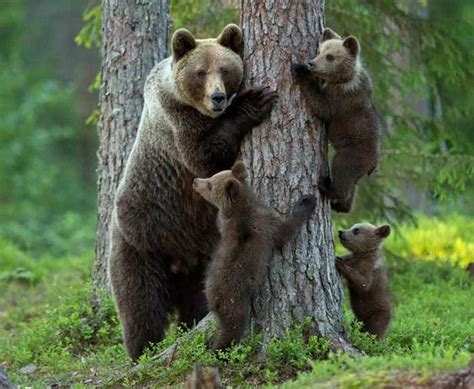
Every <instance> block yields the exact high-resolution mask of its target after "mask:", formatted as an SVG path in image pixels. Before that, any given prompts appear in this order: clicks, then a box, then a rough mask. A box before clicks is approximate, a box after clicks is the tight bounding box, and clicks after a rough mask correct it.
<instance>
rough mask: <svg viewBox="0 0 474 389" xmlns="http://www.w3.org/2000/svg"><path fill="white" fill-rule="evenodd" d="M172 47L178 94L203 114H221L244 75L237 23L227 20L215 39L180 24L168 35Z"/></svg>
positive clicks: (239, 31)
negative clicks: (194, 34) (196, 34)
mask: <svg viewBox="0 0 474 389" xmlns="http://www.w3.org/2000/svg"><path fill="white" fill-rule="evenodd" d="M171 49H172V71H173V78H174V80H175V84H176V92H177V95H178V97H179V98H180V99H181V100H182V101H184V102H185V103H186V104H189V105H191V106H192V107H194V108H195V109H197V110H198V111H199V112H201V113H202V114H203V115H206V116H210V117H213V118H214V117H217V116H219V115H221V114H222V113H223V112H224V111H225V109H226V108H227V107H228V106H229V105H230V103H231V102H232V99H233V97H234V96H235V94H236V93H237V90H238V89H239V87H240V84H241V83H242V79H243V62H242V53H243V50H244V40H243V36H242V31H241V30H240V27H238V26H236V25H235V24H229V25H227V26H226V27H225V28H224V30H223V31H222V32H221V34H220V35H219V36H218V37H217V38H216V39H195V38H194V36H193V35H192V34H191V33H190V32H189V31H188V30H186V29H184V28H181V29H179V30H177V31H176V32H175V33H174V34H173V37H172V38H171Z"/></svg>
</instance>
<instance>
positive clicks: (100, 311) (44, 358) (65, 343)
mask: <svg viewBox="0 0 474 389" xmlns="http://www.w3.org/2000/svg"><path fill="white" fill-rule="evenodd" d="M433 229H435V227H433ZM465 236H466V238H465V239H470V238H469V236H468V235H465ZM463 239H464V238H463ZM395 243H396V244H399V245H400V246H399V247H400V250H399V253H401V250H402V249H405V250H407V252H409V246H408V244H406V245H405V246H403V245H402V244H401V243H398V241H396V242H395ZM395 243H390V244H395ZM92 258H93V254H92V253H91V252H89V253H85V254H84V255H81V256H79V257H68V258H53V257H47V256H45V257H41V258H31V257H29V256H28V255H26V254H25V253H23V252H22V251H20V250H18V249H17V248H16V247H15V246H14V245H12V244H10V243H8V242H5V241H0V365H1V366H3V367H4V368H5V369H6V370H7V373H8V376H9V378H10V379H11V380H12V381H13V382H14V383H16V384H18V385H24V386H31V387H38V388H40V387H45V386H46V385H55V384H57V385H60V386H68V385H72V386H74V387H85V386H89V385H96V386H100V387H116V386H122V385H123V386H127V387H131V386H140V385H152V386H153V387H163V386H165V385H180V384H181V383H183V382H184V380H185V378H186V376H187V375H188V374H189V373H190V371H191V370H192V367H193V365H194V363H195V362H197V361H200V362H201V363H202V364H203V365H204V366H218V367H219V370H220V374H221V376H222V379H223V381H224V383H226V384H228V385H234V386H238V385H243V386H246V385H248V386H252V385H268V386H269V387H270V386H272V385H283V387H288V388H304V387H315V386H317V387H338V386H339V387H351V388H352V387H355V388H357V387H367V386H378V385H380V386H381V385H384V384H388V383H393V382H399V383H400V382H403V380H405V379H408V378H410V379H412V378H413V377H416V379H417V380H428V379H429V378H430V377H432V376H433V374H436V373H437V372H439V371H446V370H451V369H458V368H462V367H464V366H466V365H467V364H468V362H469V359H470V358H471V356H472V354H473V352H474V345H473V340H474V339H473V337H474V305H473V304H472V296H473V295H474V287H473V282H472V279H471V278H470V277H469V274H468V273H467V272H466V271H465V270H463V269H462V267H460V266H458V264H457V263H454V262H453V261H444V260H435V259H433V260H430V261H426V260H418V259H419V258H415V259H413V258H411V257H409V258H406V257H399V256H395V255H389V256H388V258H387V265H388V268H389V273H390V279H391V285H392V290H393V295H394V301H395V317H394V320H393V323H392V325H391V328H390V332H389V334H388V337H387V339H386V340H385V341H384V342H378V341H376V340H374V339H372V338H371V337H370V336H368V335H365V334H361V333H360V332H359V331H358V324H357V323H354V322H353V318H352V314H351V312H350V310H349V308H348V306H347V305H346V306H345V315H346V322H347V327H348V329H349V332H350V337H351V340H352V342H353V344H354V345H355V346H356V347H357V348H358V349H359V350H360V351H361V353H360V355H353V356H350V355H346V354H340V353H333V352H331V351H330V347H329V346H330V345H329V344H328V342H327V341H325V340H324V339H320V338H318V337H315V336H313V337H308V336H307V331H305V326H295V327H293V328H290V329H289V330H288V333H287V335H286V336H285V338H284V339H283V340H272V341H271V342H270V344H269V345H268V346H267V348H266V352H265V355H264V356H263V357H262V356H257V353H256V351H257V350H259V349H260V345H261V336H258V335H255V336H251V337H250V339H249V340H247V341H246V342H244V343H242V344H240V345H237V346H234V347H233V348H231V349H230V350H228V351H226V352H222V353H219V354H217V355H216V354H212V353H209V352H208V351H207V349H206V344H207V342H208V334H198V335H196V336H194V337H190V336H189V335H188V334H189V333H186V332H184V331H183V330H181V329H179V328H176V327H175V326H172V327H171V328H170V330H169V332H168V336H167V337H166V339H164V340H163V342H161V343H160V344H157V345H155V346H154V347H153V348H151V349H150V350H148V351H147V353H146V354H145V355H144V356H143V357H142V358H141V359H140V363H139V365H138V366H135V367H134V366H133V365H132V364H131V362H130V360H129V359H128V357H127V356H126V353H125V350H124V348H123V346H122V343H121V331H120V326H119V323H118V320H117V317H116V314H115V309H114V306H113V303H112V301H111V300H110V299H106V300H104V302H103V304H102V305H101V306H100V307H98V306H96V304H94V303H93V302H92V300H91V284H90V270H91V266H92ZM178 338H180V339H181V346H180V347H179V348H178V350H177V351H176V353H175V354H174V355H173V361H170V360H165V361H162V362H157V361H156V360H155V359H154V358H153V356H154V355H156V354H157V353H159V352H161V351H163V350H164V349H166V348H167V347H168V346H170V345H171V344H173V342H174V341H175V340H176V339H178ZM30 364H32V365H34V366H33V367H32V369H30V372H25V370H22V369H23V368H24V367H25V366H28V365H30ZM30 368H31V366H30ZM31 370H33V371H31Z"/></svg>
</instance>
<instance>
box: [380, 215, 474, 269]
mask: <svg viewBox="0 0 474 389" xmlns="http://www.w3.org/2000/svg"><path fill="white" fill-rule="evenodd" d="M473 231H474V221H472V220H469V219H466V218H463V217H461V216H455V215H453V216H450V217H445V218H442V219H438V218H428V217H423V216H421V217H419V218H418V223H417V226H407V227H405V228H404V229H403V231H401V232H402V234H403V236H402V237H398V238H395V239H391V240H389V242H388V248H389V250H391V251H392V252H394V253H395V254H398V255H402V256H405V257H410V258H413V259H415V260H427V261H437V262H440V261H447V262H450V263H452V264H453V265H456V266H460V267H462V268H466V266H468V265H469V263H471V262H474V235H473Z"/></svg>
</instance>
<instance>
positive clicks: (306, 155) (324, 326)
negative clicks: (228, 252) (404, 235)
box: [241, 0, 350, 350]
mask: <svg viewBox="0 0 474 389" xmlns="http://www.w3.org/2000/svg"><path fill="white" fill-rule="evenodd" d="M241 18H242V19H241V24H242V28H243V32H244V36H245V59H246V63H245V65H246V80H247V81H248V83H249V84H251V85H268V86H269V87H270V88H271V89H276V90H277V91H278V94H279V96H280V98H279V102H278V103H277V105H276V107H275V108H274V110H273V113H272V116H271V119H270V120H269V121H268V122H266V123H264V124H263V125H261V126H260V127H259V128H256V129H254V131H253V132H252V135H251V136H249V138H248V139H247V140H246V142H245V144H244V147H243V157H244V160H245V162H246V164H247V166H248V167H249V171H250V172H251V183H252V187H253V188H254V189H255V190H256V191H257V192H258V193H259V195H260V197H261V198H262V199H264V200H265V201H266V202H268V203H269V204H271V205H272V206H273V207H274V208H275V209H277V210H278V211H279V212H282V213H286V212H288V210H289V209H288V207H292V206H293V205H294V204H295V203H296V201H297V200H298V198H299V197H300V196H301V195H303V194H307V193H315V194H316V196H317V207H316V210H315V213H314V215H313V217H312V219H311V221H310V222H309V223H308V225H307V226H305V227H304V228H303V231H302V232H301V234H299V235H298V237H297V238H295V239H294V240H293V241H292V243H291V244H289V245H287V247H286V248H285V249H284V250H283V251H282V252H275V255H274V256H273V258H272V259H271V261H270V266H269V271H268V277H267V280H266V282H265V284H264V285H263V287H262V288H261V290H260V293H259V295H258V297H257V298H256V299H255V301H254V303H253V307H252V326H253V327H254V328H255V329H256V330H258V331H262V332H263V334H264V339H265V340H266V341H268V340H269V339H270V337H280V338H281V337H283V336H284V334H285V331H286V329H287V328H288V327H289V326H291V325H292V324H294V323H298V322H302V321H303V320H304V319H305V318H307V317H309V318H311V319H312V323H313V325H314V327H313V331H314V333H315V334H319V335H321V336H323V337H325V338H327V339H330V340H331V341H332V342H333V345H334V346H335V347H337V348H342V349H344V350H349V349H350V346H349V344H348V342H347V340H346V337H345V335H344V331H343V323H342V319H343V313H342V306H341V305H342V298H343V294H342V288H341V283H340V280H339V277H338V276H337V274H336V269H335V263H334V258H335V255H334V243H333V239H332V232H331V210H330V207H329V204H328V202H327V201H325V200H323V199H322V198H321V197H320V196H319V193H318V191H317V180H318V177H319V172H320V171H322V170H323V171H324V169H326V162H325V160H326V151H327V141H326V138H325V136H324V131H322V127H321V126H319V127H318V123H317V122H316V121H315V120H314V119H313V118H311V116H310V115H309V113H308V111H307V109H306V106H305V103H304V101H303V100H302V96H301V94H300V91H299V89H298V87H297V85H296V84H295V83H294V82H293V80H292V76H291V71H290V65H291V62H293V61H296V60H298V59H302V58H308V57H309V56H314V54H315V53H316V49H317V46H318V40H319V36H320V34H322V30H323V25H324V0H299V1H291V0H262V1H251V0H244V1H243V2H242V16H241Z"/></svg>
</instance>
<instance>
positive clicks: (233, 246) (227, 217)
mask: <svg viewBox="0 0 474 389" xmlns="http://www.w3.org/2000/svg"><path fill="white" fill-rule="evenodd" d="M246 177H247V170H246V168H245V165H244V163H243V162H236V163H235V164H234V166H233V167H232V170H225V171H222V172H219V173H217V174H215V175H214V176H212V177H210V178H207V179H203V178H196V179H195V180H194V189H195V190H196V191H197V192H198V193H200V194H201V195H202V196H203V197H204V198H205V199H206V200H207V201H209V202H210V203H211V204H213V205H215V206H216V207H217V208H218V209H219V212H218V225H219V229H220V232H221V239H220V242H219V244H218V246H217V249H216V252H215V254H214V256H213V258H212V261H211V264H210V265H209V268H208V271H207V278H206V289H205V290H206V297H207V301H208V304H209V308H210V310H211V311H213V312H214V313H215V314H216V316H217V320H218V323H219V330H218V334H217V336H216V337H215V339H214V341H213V344H212V349H213V350H217V349H224V348H226V347H228V346H230V344H231V343H232V341H239V340H240V338H241V336H242V334H243V332H244V329H245V325H246V322H247V320H248V317H249V313H250V303H251V299H252V298H253V296H254V295H255V293H256V292H257V290H258V288H259V286H260V285H261V283H262V281H263V277H264V275H265V274H266V266H267V261H268V259H269V258H270V256H271V253H272V250H273V248H274V247H277V248H281V247H282V246H283V244H284V243H285V242H287V241H288V240H289V239H290V238H291V237H292V236H293V235H294V234H295V233H296V231H297V230H298V228H300V227H301V226H302V225H303V224H304V223H305V222H306V221H307V220H308V219H309V217H310V215H311V213H312V212H313V210H314V208H315V206H316V198H315V197H314V195H308V196H304V197H302V198H301V199H300V200H299V202H298V203H297V204H296V206H295V208H294V209H293V212H292V213H291V214H290V215H289V216H288V217H287V218H286V219H283V218H281V217H280V216H279V215H278V214H277V213H276V212H275V211H274V210H271V209H269V208H268V207H266V206H265V205H264V204H263V203H261V202H260V201H259V200H258V199H257V197H256V196H255V194H254V193H253V192H252V190H251V189H250V187H249V185H248V184H247V183H246V181H245V179H246Z"/></svg>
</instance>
